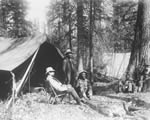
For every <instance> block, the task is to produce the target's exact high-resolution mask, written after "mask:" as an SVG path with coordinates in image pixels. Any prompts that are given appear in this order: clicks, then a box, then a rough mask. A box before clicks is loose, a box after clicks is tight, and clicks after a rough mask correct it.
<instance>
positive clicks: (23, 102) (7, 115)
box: [0, 92, 150, 120]
mask: <svg viewBox="0 0 150 120" xmlns="http://www.w3.org/2000/svg"><path fill="white" fill-rule="evenodd" d="M66 100H67V99H65V100H64V103H57V104H54V105H52V104H49V103H48V96H47V95H45V93H43V92H40V93H28V94H26V95H23V96H22V97H20V98H18V99H17V101H16V102H15V104H13V107H12V108H11V109H9V110H6V103H4V102H1V104H0V120H150V93H136V94H122V93H120V94H105V95H97V96H93V97H92V98H91V100H89V101H88V102H87V103H86V104H85V105H76V104H75V102H74V103H68V102H67V101H66Z"/></svg>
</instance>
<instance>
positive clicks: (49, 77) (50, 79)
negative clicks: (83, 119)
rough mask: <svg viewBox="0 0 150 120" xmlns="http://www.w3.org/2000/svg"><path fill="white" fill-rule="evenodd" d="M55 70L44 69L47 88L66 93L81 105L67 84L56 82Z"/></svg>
mask: <svg viewBox="0 0 150 120" xmlns="http://www.w3.org/2000/svg"><path fill="white" fill-rule="evenodd" d="M54 74H55V70H54V69H53V68H52V67H48V68H46V83H47V86H49V87H50V86H52V87H54V89H55V90H57V91H59V92H67V93H69V94H71V95H72V96H73V98H74V99H75V100H76V102H77V104H81V101H80V98H79V96H78V94H77V93H76V91H75V90H74V88H73V87H72V86H71V85H70V84H68V85H66V84H62V83H61V82H60V81H58V80H57V79H56V78H54Z"/></svg>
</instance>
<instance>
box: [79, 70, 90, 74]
mask: <svg viewBox="0 0 150 120" xmlns="http://www.w3.org/2000/svg"><path fill="white" fill-rule="evenodd" d="M82 73H86V74H87V73H88V72H87V71H86V70H82V71H80V72H79V75H80V74H82Z"/></svg>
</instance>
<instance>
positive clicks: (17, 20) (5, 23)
mask: <svg viewBox="0 0 150 120" xmlns="http://www.w3.org/2000/svg"><path fill="white" fill-rule="evenodd" d="M27 6H28V4H27V2H26V1H25V0H1V1H0V14H1V17H0V19H1V20H0V21H1V26H0V27H1V31H5V32H2V34H1V35H3V36H6V37H25V36H29V35H30V33H31V31H30V28H31V23H30V22H29V21H27V20H26V19H25V17H26V14H27ZM3 33H4V34H5V35H4V34H3Z"/></svg>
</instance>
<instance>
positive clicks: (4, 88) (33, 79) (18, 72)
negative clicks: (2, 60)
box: [0, 42, 64, 99]
mask: <svg viewBox="0 0 150 120" xmlns="http://www.w3.org/2000/svg"><path fill="white" fill-rule="evenodd" d="M32 57H33V55H32V56H30V57H29V58H28V59H27V60H26V61H25V62H23V63H22V64H21V65H19V66H18V67H16V68H15V69H13V70H12V72H13V73H14V74H15V78H16V81H19V80H20V79H21V78H22V77H23V75H24V73H25V71H26V70H27V67H28V66H29V64H30V62H31V60H32ZM62 63H63V57H62V56H61V55H60V53H59V52H58V49H56V47H55V46H53V45H52V44H50V43H48V42H44V43H43V44H42V45H41V46H40V49H39V51H38V53H37V56H36V58H35V60H34V62H33V65H32V67H31V69H30V71H29V73H28V75H27V77H28V83H29V82H30V84H26V85H27V86H29V85H30V87H31V86H32V87H36V86H43V85H44V79H45V69H46V68H47V67H49V66H51V67H53V68H54V69H55V70H56V73H55V75H56V78H58V79H59V80H60V81H61V82H63V81H64V73H63V70H62ZM0 76H1V77H0V98H2V99H3V98H4V97H5V98H6V97H8V95H9V92H10V91H11V87H10V86H12V80H11V74H10V72H9V71H2V70H1V71H0Z"/></svg>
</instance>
